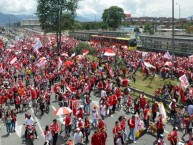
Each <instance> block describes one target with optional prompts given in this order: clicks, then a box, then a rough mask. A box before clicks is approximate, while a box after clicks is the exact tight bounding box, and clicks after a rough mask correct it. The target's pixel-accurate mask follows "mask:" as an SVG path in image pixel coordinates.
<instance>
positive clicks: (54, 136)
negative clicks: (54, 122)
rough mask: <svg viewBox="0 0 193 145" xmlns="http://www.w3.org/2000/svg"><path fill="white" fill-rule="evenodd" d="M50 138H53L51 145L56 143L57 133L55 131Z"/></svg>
mask: <svg viewBox="0 0 193 145" xmlns="http://www.w3.org/2000/svg"><path fill="white" fill-rule="evenodd" d="M52 138H53V145H56V142H57V140H58V133H55V134H54V135H53V136H52Z"/></svg>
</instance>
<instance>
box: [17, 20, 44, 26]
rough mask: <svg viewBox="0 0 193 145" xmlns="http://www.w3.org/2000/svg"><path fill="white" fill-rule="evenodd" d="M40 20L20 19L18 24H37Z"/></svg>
mask: <svg viewBox="0 0 193 145" xmlns="http://www.w3.org/2000/svg"><path fill="white" fill-rule="evenodd" d="M39 25H40V22H39V20H38V19H26V20H21V21H20V26H39Z"/></svg>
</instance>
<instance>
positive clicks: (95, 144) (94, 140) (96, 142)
mask: <svg viewBox="0 0 193 145" xmlns="http://www.w3.org/2000/svg"><path fill="white" fill-rule="evenodd" d="M91 145H100V137H99V135H98V134H97V135H96V134H93V135H92V137H91Z"/></svg>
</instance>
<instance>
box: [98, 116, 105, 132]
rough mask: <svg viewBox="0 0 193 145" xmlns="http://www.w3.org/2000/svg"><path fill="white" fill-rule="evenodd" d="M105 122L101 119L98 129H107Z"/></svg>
mask: <svg viewBox="0 0 193 145" xmlns="http://www.w3.org/2000/svg"><path fill="white" fill-rule="evenodd" d="M105 126H106V125H105V122H104V120H102V119H101V118H99V119H98V129H99V130H101V129H102V128H105Z"/></svg>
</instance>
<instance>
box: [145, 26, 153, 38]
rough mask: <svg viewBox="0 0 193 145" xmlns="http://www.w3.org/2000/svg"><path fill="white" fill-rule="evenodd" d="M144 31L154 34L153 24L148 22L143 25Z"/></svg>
mask: <svg viewBox="0 0 193 145" xmlns="http://www.w3.org/2000/svg"><path fill="white" fill-rule="evenodd" d="M144 32H145V33H149V34H150V35H153V34H154V28H153V25H151V24H149V23H146V24H145V26H144Z"/></svg>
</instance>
